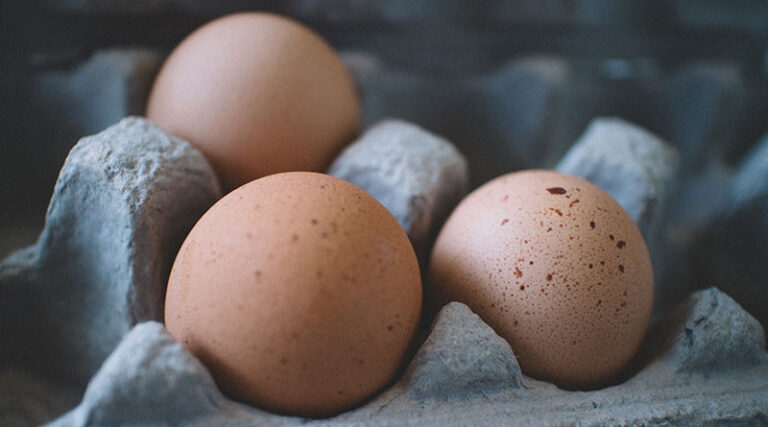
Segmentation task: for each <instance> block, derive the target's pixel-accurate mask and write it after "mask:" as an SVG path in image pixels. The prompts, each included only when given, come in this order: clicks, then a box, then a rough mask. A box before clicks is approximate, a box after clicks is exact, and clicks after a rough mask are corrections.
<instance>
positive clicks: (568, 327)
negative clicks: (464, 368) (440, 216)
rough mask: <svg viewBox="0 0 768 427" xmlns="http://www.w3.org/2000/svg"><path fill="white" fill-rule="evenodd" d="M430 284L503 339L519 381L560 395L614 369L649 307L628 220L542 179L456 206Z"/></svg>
mask: <svg viewBox="0 0 768 427" xmlns="http://www.w3.org/2000/svg"><path fill="white" fill-rule="evenodd" d="M430 285H431V286H432V288H433V289H432V291H433V292H434V293H435V294H436V295H437V296H438V298H440V299H441V300H442V301H451V300H455V301H460V302H463V303H465V304H467V305H469V306H470V307H471V308H472V309H473V310H474V311H475V312H476V313H477V314H478V315H479V316H480V317H481V318H482V319H483V320H485V321H486V322H487V323H488V324H489V325H490V326H491V327H493V328H494V330H495V331H496V332H497V333H498V334H499V335H501V336H502V337H504V338H505V339H506V340H507V341H508V342H509V344H510V345H511V347H512V350H513V351H514V352H515V355H516V356H517V358H518V361H519V363H520V366H521V368H522V370H523V372H524V373H526V374H527V375H530V376H533V377H536V378H540V379H544V380H549V381H552V382H554V383H555V384H558V385H561V386H564V387H569V388H585V387H594V386H597V385H600V384H602V383H603V382H604V381H606V380H608V379H610V378H611V377H612V376H614V375H616V374H617V373H619V372H620V371H621V369H622V368H623V367H624V366H625V365H626V364H627V362H628V361H629V360H630V359H631V358H632V357H633V355H634V354H635V353H636V351H637V350H638V348H639V346H640V344H641V341H642V340H643V337H644V335H645V332H646V329H647V328H648V323H649V320H650V314H651V306H652V303H653V274H652V269H651V262H650V258H649V256H648V250H647V248H646V246H645V242H644V240H643V237H642V235H641V234H640V231H639V230H638V229H637V227H636V226H635V224H634V223H633V222H632V220H631V218H630V217H629V216H628V215H627V213H626V212H624V210H623V209H622V208H621V206H619V204H618V203H616V202H615V201H614V200H613V199H612V198H611V197H610V196H609V195H608V194H606V193H605V192H603V191H602V190H600V189H599V188H597V187H596V186H594V185H592V184H590V183H589V182H587V181H584V180H582V179H579V178H575V177H571V176H567V175H563V174H559V173H556V172H550V171H523V172H517V173H512V174H508V175H504V176H502V177H500V178H497V179H494V180H492V181H490V182H488V183H487V184H485V185H483V186H482V187H480V188H478V189H477V190H475V191H474V192H473V193H471V194H470V195H469V196H467V197H466V198H465V199H464V200H463V201H462V202H461V203H460V204H459V206H458V207H457V208H456V210H455V211H454V212H453V213H452V215H451V216H450V218H449V219H448V221H447V222H446V224H445V226H444V227H443V229H442V230H441V232H440V234H439V236H438V239H437V242H436V244H435V247H434V250H433V252H432V258H431V265H430Z"/></svg>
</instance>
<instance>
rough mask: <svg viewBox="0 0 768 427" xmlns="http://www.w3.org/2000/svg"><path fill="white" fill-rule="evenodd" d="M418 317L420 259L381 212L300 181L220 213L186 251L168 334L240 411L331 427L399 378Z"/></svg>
mask: <svg viewBox="0 0 768 427" xmlns="http://www.w3.org/2000/svg"><path fill="white" fill-rule="evenodd" d="M420 313H421V277H420V274H419V267H418V262H417V260H416V256H415V254H414V251H413V248H412V246H411V244H410V242H409V240H408V237H407V236H406V234H405V232H404V231H403V229H402V228H401V227H400V225H399V224H398V223H397V221H396V220H395V218H394V217H393V216H392V215H391V214H390V213H389V211H387V209H386V208H384V206H382V205H381V204H380V203H379V202H377V201H376V200H375V199H374V198H373V197H372V196H370V195H369V194H368V193H366V192H364V191H363V190H361V189H359V188H358V187H356V186H354V185H352V184H350V183H348V182H346V181H343V180H341V179H338V178H334V177H331V176H328V175H322V174H317V173H310V172H289V173H282V174H276V175H271V176H268V177H265V178H261V179H258V180H256V181H253V182H250V183H248V184H246V185H244V186H242V187H240V188H238V189H237V190H235V191H233V192H232V193H230V194H228V195H227V196H225V197H224V198H223V199H221V200H220V201H219V202H217V203H216V204H215V205H214V206H213V207H212V208H211V209H210V210H209V211H208V212H207V213H206V214H205V215H204V216H203V217H202V218H201V219H200V221H199V222H198V223H197V224H196V225H195V227H194V228H193V230H192V231H191V232H190V234H189V236H188V237H187V239H186V240H185V242H184V244H183V245H182V247H181V250H180V252H179V254H178V256H177V258H176V261H175V263H174V265H173V270H172V271H171V276H170V280H169V281H168V292H167V296H166V302H165V325H166V327H167V328H168V330H169V331H170V333H171V334H172V335H173V336H174V337H175V338H176V339H177V340H178V341H179V342H181V343H183V344H184V345H185V346H186V347H187V348H188V349H189V350H190V351H191V352H192V353H193V354H195V355H196V356H197V357H198V358H199V359H200V360H202V361H203V363H204V364H205V365H206V366H207V367H208V368H209V370H210V371H211V373H212V374H213V376H214V378H215V379H216V381H217V383H218V384H219V386H220V387H221V389H222V390H223V391H224V392H225V393H227V394H228V395H230V396H232V397H233V398H235V399H238V400H241V401H244V402H247V403H251V404H253V405H256V406H260V407H263V408H266V409H269V410H273V411H277V412H282V413H287V414H293V415H303V416H326V415H331V414H335V413H337V412H339V411H342V410H344V409H347V408H350V407H352V406H354V405H356V404H358V403H360V402H361V401H362V400H364V399H366V398H368V397H369V396H371V395H372V394H373V393H375V392H376V391H377V390H379V389H381V388H382V387H383V386H385V385H386V384H387V383H388V382H389V381H390V380H391V379H392V378H393V376H394V375H395V373H396V371H397V369H398V368H399V366H400V364H401V361H402V358H403V355H404V353H405V352H406V349H407V347H408V345H409V341H410V340H411V338H412V336H413V334H414V331H415V329H416V326H417V324H418V321H419V317H420Z"/></svg>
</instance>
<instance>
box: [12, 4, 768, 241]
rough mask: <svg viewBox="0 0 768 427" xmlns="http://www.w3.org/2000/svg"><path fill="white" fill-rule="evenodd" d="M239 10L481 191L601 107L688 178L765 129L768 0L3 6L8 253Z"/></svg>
mask: <svg viewBox="0 0 768 427" xmlns="http://www.w3.org/2000/svg"><path fill="white" fill-rule="evenodd" d="M239 10H265V11H272V12H276V13H281V14H286V15H289V16H292V17H295V18H296V19H298V20H300V21H302V22H304V23H306V24H307V25H309V26H310V27H312V28H314V29H315V30H317V31H318V32H319V33H321V34H322V35H323V36H325V37H326V38H327V39H328V40H329V41H330V42H331V44H333V45H334V46H335V47H336V48H337V49H338V50H339V51H340V52H341V53H342V55H343V57H344V59H345V61H347V63H348V64H349V65H350V68H351V69H352V71H353V74H354V76H355V78H356V80H357V82H358V85H359V86H360V90H361V92H362V95H363V108H364V117H365V121H366V123H367V124H370V123H372V122H375V121H377V120H379V119H381V118H383V117H399V118H404V119H407V120H411V121H414V122H416V123H418V124H419V125H421V126H423V127H425V128H427V129H429V130H431V131H433V132H435V133H438V134H440V135H442V136H444V137H446V138H448V139H449V140H451V141H452V142H454V143H456V144H457V145H458V146H459V148H460V149H461V150H462V151H463V152H464V153H465V154H466V155H467V157H468V158H469V160H470V164H471V174H472V181H473V184H474V185H477V184H479V183H482V182H484V181H485V180H487V179H489V178H491V177H493V176H496V175H499V174H501V173H504V172H507V171H511V170H514V169H519V168H524V167H534V166H535V167H542V166H543V167H548V166H552V165H553V164H554V163H555V162H556V161H557V159H559V158H560V156H561V155H562V154H563V152H564V151H565V150H566V149H567V148H568V146H570V145H571V144H572V143H573V142H574V141H575V140H576V139H577V138H578V136H579V135H580V134H581V132H583V130H584V129H585V127H586V125H587V124H588V123H589V121H590V120H591V119H592V118H594V117H596V116H601V115H602V116H605V115H609V116H620V117H622V118H624V119H627V120H630V121H633V122H635V123H636V124H638V125H641V126H643V127H646V128H647V129H649V130H651V131H653V132H655V133H657V134H658V135H660V136H661V137H663V138H664V139H665V140H667V141H668V142H670V143H671V144H673V145H675V146H676V147H677V148H678V150H679V151H680V153H681V164H682V168H683V170H684V171H689V173H691V174H695V173H696V171H698V170H701V169H717V168H728V167H731V166H733V165H734V164H737V163H738V162H739V161H740V159H741V158H742V156H743V155H744V153H746V152H747V150H748V149H749V148H750V147H751V146H752V145H754V144H755V143H756V142H757V141H758V140H759V139H760V137H761V136H762V135H764V134H766V133H768V2H766V1H764V0H732V1H716V0H651V1H644V2H637V1H629V0H518V1H483V2H471V1H457V0H448V1H436V0H428V1H422V2H414V1H410V0H394V1H355V0H317V1H309V0H290V1H249V0H225V1H218V2H211V1H202V0H191V1H183V0H133V1H131V0H2V2H0V147H2V150H0V153H1V154H0V256H3V255H5V254H7V253H8V252H10V251H11V250H12V249H15V248H19V247H21V246H23V245H26V244H29V243H32V242H33V241H34V239H35V238H36V236H37V233H38V232H39V230H40V228H41V227H42V224H43V221H44V213H45V208H46V206H47V203H48V199H49V197H50V194H51V192H52V189H53V185H54V183H55V180H56V176H57V174H58V170H59V168H60V167H61V165H62V163H63V161H64V158H65V157H66V155H67V153H68V151H69V149H70V148H71V147H72V145H74V144H75V143H76V142H77V140H78V139H79V138H80V137H82V136H86V135H89V134H93V133H96V132H98V131H100V130H102V129H104V128H105V127H107V126H109V125H111V124H113V123H115V122H117V121H118V120H119V119H120V118H121V117H123V116H125V115H129V114H142V113H143V107H144V101H145V98H146V94H147V91H148V90H149V87H150V86H151V82H152V77H153V76H154V73H155V72H156V70H157V69H158V67H159V65H160V64H161V62H162V59H163V58H164V56H165V55H166V54H167V53H168V52H169V51H170V49H172V48H173V46H174V45H176V44H177V43H178V42H179V41H180V40H181V39H182V38H183V37H184V36H185V35H186V34H188V33H189V32H190V31H192V30H193V29H194V28H196V27H198V26H199V25H201V24H203V23H204V22H206V21H208V20H210V19H213V18H215V17H217V16H220V15H223V14H226V13H230V12H234V11H239ZM713 153H714V154H713ZM713 163H715V164H714V165H713Z"/></svg>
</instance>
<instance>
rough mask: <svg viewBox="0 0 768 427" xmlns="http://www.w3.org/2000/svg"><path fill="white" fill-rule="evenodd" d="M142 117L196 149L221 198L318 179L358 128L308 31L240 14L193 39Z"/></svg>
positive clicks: (354, 108)
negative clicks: (280, 180) (295, 179)
mask: <svg viewBox="0 0 768 427" xmlns="http://www.w3.org/2000/svg"><path fill="white" fill-rule="evenodd" d="M147 118H148V119H149V120H151V121H153V122H155V123H157V124H159V125H161V126H162V127H163V128H165V130H167V131H168V132H170V133H173V134H175V135H177V136H179V137H181V138H183V139H186V140H187V141H189V142H191V143H192V144H194V145H195V146H196V147H197V148H198V149H200V150H201V151H202V152H203V153H205V155H206V157H207V158H208V159H209V160H210V161H211V164H212V165H213V167H214V169H215V170H216V172H217V174H218V175H219V178H220V180H221V183H222V186H223V188H224V190H225V191H229V190H231V189H233V188H235V187H237V186H240V185H242V184H245V183H246V182H249V181H251V180H253V179H256V178H259V177H262V176H265V175H268V174H272V173H277V172H285V171H296V170H306V171H321V170H325V168H326V167H327V166H328V165H329V164H330V161H331V160H332V158H333V156H334V155H335V154H336V153H337V152H338V151H340V149H341V148H342V147H343V146H344V145H345V144H346V143H347V142H349V141H351V140H352V139H353V138H354V137H355V135H356V134H357V132H358V129H359V127H360V107H359V102H358V98H357V93H356V90H355V87H354V84H353V82H352V79H351V78H350V75H349V73H348V71H347V70H346V68H345V67H344V65H343V64H342V62H341V60H340V59H339V57H338V56H337V55H336V53H335V52H334V51H333V49H332V48H331V47H330V46H329V45H328V44H327V43H326V42H325V41H324V40H323V39H321V38H320V37H319V36H318V35H317V34H315V33H314V32H312V31H311V30H310V29H308V28H307V27H305V26H303V25H301V24H299V23H298V22H296V21H293V20H290V19H288V18H284V17H280V16H277V15H271V14H267V13H256V12H248V13H238V14H234V15H228V16H225V17H222V18H219V19H216V20H214V21H212V22H210V23H208V24H206V25H204V26H203V27H201V28H200V29H198V30H196V31H195V32H193V33H192V34H191V35H189V36H188V37H187V38H186V39H184V40H183V41H182V42H181V44H179V46H178V47H177V48H176V49H175V50H174V51H173V52H172V53H171V54H170V56H169V57H168V59H167V60H166V62H165V63H164V64H163V67H162V68H161V70H160V72H159V74H158V76H157V78H156V80H155V83H154V86H153V88H152V91H151V93H150V96H149V101H148V104H147Z"/></svg>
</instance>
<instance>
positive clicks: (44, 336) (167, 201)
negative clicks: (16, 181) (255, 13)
mask: <svg viewBox="0 0 768 427" xmlns="http://www.w3.org/2000/svg"><path fill="white" fill-rule="evenodd" d="M763 151H765V150H763ZM757 161H758V160H753V161H752V162H751V163H749V164H748V165H747V167H746V169H745V171H743V172H742V173H741V175H743V174H749V173H755V172H750V171H751V170H753V169H756V170H758V171H759V173H764V169H763V168H760V167H757V166H754V163H755V162H757ZM762 161H765V160H764V159H763V160H762ZM678 165H679V161H678V155H677V154H676V151H675V150H674V149H672V148H670V147H669V146H668V145H667V144H666V143H664V142H663V141H661V140H660V139H658V138H657V137H655V136H654V135H653V134H651V133H649V132H647V131H645V130H643V129H640V128H638V127H637V126H634V125H632V124H629V123H627V122H625V121H622V120H620V119H610V118H603V119H596V120H595V121H593V123H592V124H591V125H590V127H589V128H588V129H587V131H586V132H585V133H584V135H583V136H582V138H580V139H579V140H578V141H577V142H576V143H575V144H574V145H573V146H572V147H571V148H570V150H569V151H568V152H567V154H566V155H565V156H564V157H563V159H562V161H561V162H560V163H559V164H558V166H557V169H558V170H560V171H563V172H567V173H571V174H574V175H578V176H582V177H585V178H587V179H590V180H592V181H593V182H595V183H596V184H597V185H599V186H601V187H602V188H604V189H605V190H606V191H608V192H609V193H610V194H612V195H613V196H614V197H615V198H616V199H617V200H618V201H619V202H620V203H621V204H622V206H624V207H625V209H627V211H628V212H629V214H630V215H631V216H632V217H633V219H634V220H635V221H637V222H638V224H639V225H640V227H641V230H642V232H643V233H644V235H645V236H646V238H647V239H649V242H654V241H656V242H657V243H656V244H657V245H659V246H658V247H661V246H663V241H664V239H662V238H659V237H653V236H658V234H659V233H658V230H659V229H662V228H663V227H662V225H663V224H662V223H661V221H663V218H664V215H663V214H664V206H666V205H667V204H666V200H667V199H668V198H669V197H670V196H671V194H673V193H672V192H671V190H670V189H671V188H673V186H674V185H675V183H674V180H675V178H674V177H675V176H676V175H675V170H676V168H677V167H678ZM329 173H331V174H333V175H336V176H338V177H341V178H344V179H347V180H349V181H351V182H353V183H355V184H357V185H359V186H360V187H362V188H364V189H366V190H367V191H369V192H370V193H371V194H372V195H374V196H375V197H376V198H377V199H378V200H380V201H381V202H382V203H383V204H384V205H385V206H386V207H387V208H388V209H389V210H390V211H391V212H392V213H393V214H394V216H395V217H396V218H397V219H398V221H400V223H401V224H402V225H403V227H404V228H405V230H406V231H407V233H408V235H409V237H410V238H411V240H412V242H413V243H414V245H415V247H416V249H417V253H418V254H419V256H420V258H421V260H422V263H423V262H424V260H425V257H426V256H427V254H428V249H429V244H430V242H431V239H432V238H433V236H434V233H435V231H436V230H437V228H438V227H439V225H440V223H441V221H442V220H443V219H444V218H445V217H446V215H447V214H448V213H449V212H450V210H451V209H452V208H453V207H454V206H455V205H456V204H457V203H458V201H459V200H460V199H461V197H462V196H463V195H464V194H465V192H466V191H467V189H468V168H467V162H466V160H465V159H464V157H463V156H462V155H461V154H460V152H459V151H458V150H457V149H456V148H455V147H454V146H453V144H451V143H450V142H448V141H447V140H445V139H443V138H441V137H438V136H436V135H434V134H431V133H430V132H428V131H426V130H424V129H422V128H420V127H418V126H417V125H414V124H411V123H408V122H404V121H399V120H388V121H383V122H380V123H377V124H375V125H372V126H370V127H369V128H368V129H367V130H366V131H365V133H364V134H363V135H362V136H361V138H360V139H359V140H357V141H355V142H354V143H353V144H352V145H350V146H349V147H348V148H347V149H346V150H345V151H343V152H342V153H341V154H340V155H339V157H338V158H337V159H336V160H335V162H334V163H333V164H332V166H331V167H330V169H329ZM741 175H740V174H737V175H736V176H741ZM734 182H736V183H737V184H734V185H738V183H739V182H741V181H740V180H739V179H736V180H735V181H734ZM220 196H221V191H220V188H219V184H218V182H217V180H216V178H215V175H214V173H213V172H212V170H211V168H210V167H209V165H208V163H207V161H206V160H205V158H204V157H203V156H202V155H201V154H200V153H199V152H198V151H197V150H195V149H194V148H193V147H191V146H190V145H189V144H188V143H186V142H185V141H182V140H180V139H178V138H176V137H174V136H171V135H168V134H166V133H164V132H163V131H162V130H161V129H160V128H159V127H157V126H155V125H153V124H151V123H150V122H148V121H146V120H144V119H142V118H137V117H134V118H127V119H124V120H122V121H121V122H119V123H118V124H116V125H114V126H111V127H109V128H108V129H106V130H104V131H103V132H100V133H98V134H96V135H94V136H91V137H86V138H83V139H82V140H80V142H79V143H78V144H77V145H76V146H75V147H74V148H73V149H72V151H71V152H70V154H69V156H68V158H67V160H66V162H65V164H64V167H63V168H62V170H61V172H60V175H59V179H58V181H57V183H56V187H55V190H54V193H53V197H52V199H51V203H50V206H49V208H48V213H47V216H46V226H45V228H44V230H43V232H42V234H41V236H40V238H39V240H38V241H37V243H36V244H34V245H33V246H31V247H28V248H26V249H22V250H20V251H17V252H15V253H13V254H12V255H10V256H9V257H7V258H6V259H5V260H3V261H2V263H0V340H1V342H2V347H0V348H2V350H0V351H2V353H0V356H2V361H3V365H4V366H8V367H6V368H4V369H3V370H2V371H0V390H2V391H3V392H2V393H0V420H1V421H2V423H1V424H3V425H16V424H18V425H26V424H35V423H43V422H49V421H50V422H51V425H55V426H81V425H168V424H175V425H200V426H203V425H206V426H207V425H273V424H280V425H298V424H305V423H309V424H339V423H345V424H346V423H348V424H362V425H404V424H418V425H478V424H526V425H527V424H539V425H560V424H571V423H579V424H586V425H605V424H633V425H641V424H642V425H654V424H695V425H699V424H708V423H720V422H722V423H738V424H760V423H768V355H767V354H766V351H765V345H766V343H765V335H764V331H763V327H762V326H761V324H760V323H759V322H758V321H757V320H756V319H755V318H754V317H753V316H751V315H750V314H749V313H747V312H746V311H745V310H744V309H742V308H741V306H740V305H739V304H738V303H736V302H735V301H734V300H733V299H732V298H731V297H729V296H728V295H727V294H725V293H723V292H722V291H720V290H718V289H717V288H708V289H705V290H701V291H697V292H694V293H691V294H690V295H688V296H687V298H686V299H685V300H684V301H683V302H682V303H680V304H677V306H676V307H675V308H674V309H672V310H662V309H657V315H656V317H655V321H654V325H653V326H652V328H651V330H650V332H649V334H648V337H647V339H646V342H645V343H644V345H643V348H642V350H641V352H640V353H639V354H638V356H637V357H636V359H635V360H634V361H633V362H632V364H631V365H630V367H628V369H627V371H626V372H625V373H624V375H623V376H622V378H620V379H617V381H616V383H615V385H612V386H609V387H605V388H603V389H600V390H593V391H566V390H562V389H559V388H557V387H556V386H554V385H552V384H549V383H546V382H542V381H538V380H535V379H532V378H529V377H526V376H525V375H523V374H522V373H521V372H520V368H519V366H518V364H517V361H516V359H515V356H514V349H512V348H510V346H509V345H508V344H507V342H506V341H505V340H503V339H502V338H500V337H499V336H498V335H496V334H495V332H494V331H493V330H492V329H491V328H490V327H489V326H487V325H486V324H485V323H483V321H482V320H481V319H480V318H479V317H478V316H477V315H475V314H474V313H472V311H471V310H470V309H469V308H468V307H467V306H465V305H463V304H460V303H451V304H449V305H447V306H446V307H444V308H443V309H442V310H441V311H440V312H439V313H438V314H437V315H436V317H435V319H434V321H433V323H432V325H431V326H430V328H429V330H428V331H427V332H428V333H427V334H426V338H425V339H424V341H423V343H421V344H420V347H419V348H418V351H417V352H416V353H415V355H414V356H413V357H412V359H411V360H410V361H409V363H408V365H407V367H406V368H405V370H404V372H402V373H401V374H400V375H399V376H398V378H397V379H396V380H395V381H394V382H393V383H392V384H391V385H390V386H388V387H387V388H386V389H385V390H383V391H382V392H380V393H379V394H377V395H376V396H374V397H372V398H371V399H370V400H369V401H367V402H365V403H364V404H363V405H362V406H360V407H359V408H356V409H353V410H350V411H348V412H345V413H342V414H339V415H337V416H335V417H332V418H329V419H321V420H307V419H302V418H294V417H288V416H282V415H276V414H271V413H268V412H265V411H262V410H260V409H258V408H254V407H251V406H248V405H245V404H242V403H238V402H234V401H232V400H230V399H228V398H227V397H225V396H224V395H222V394H221V393H220V391H219V390H218V389H217V387H216V385H215V383H214V382H213V380H212V378H211V376H210V374H209V373H208V372H207V371H206V369H205V367H204V366H203V365H202V364H201V363H200V362H199V361H198V360H197V359H195V357H194V356H192V355H191V354H190V353H188V352H187V351H186V350H185V349H184V348H183V347H182V346H181V345H180V344H179V343H177V342H175V341H174V340H173V338H172V337H171V336H170V335H169V334H168V333H167V331H166V330H165V328H164V327H163V325H162V323H161V322H162V300H163V295H164V288H165V284H166V280H167V276H168V273H169V271H170V266H171V264H172V262H173V258H174V256H175V252H176V250H177V248H178V247H179V246H180V244H181V241H182V240H183V238H184V236H185V235H186V233H187V232H188V231H189V229H191V227H192V225H193V224H194V223H195V221H196V220H197V219H198V218H199V217H200V216H201V215H202V214H203V212H204V211H205V210H206V209H207V208H208V207H209V206H210V205H212V204H213V203H214V202H215V201H216V200H217V199H218V198H219V197H220ZM745 197H746V196H745ZM760 197H762V198H766V193H761V194H758V195H757V196H755V195H752V196H749V197H746V198H747V199H748V200H751V201H754V200H756V199H759V198H760ZM654 239H656V240H654ZM651 248H652V250H653V248H654V246H653V245H651ZM659 294H663V292H657V295H659Z"/></svg>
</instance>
